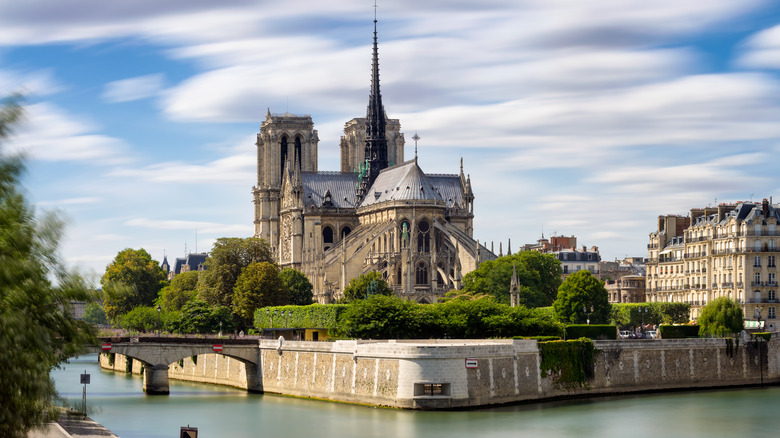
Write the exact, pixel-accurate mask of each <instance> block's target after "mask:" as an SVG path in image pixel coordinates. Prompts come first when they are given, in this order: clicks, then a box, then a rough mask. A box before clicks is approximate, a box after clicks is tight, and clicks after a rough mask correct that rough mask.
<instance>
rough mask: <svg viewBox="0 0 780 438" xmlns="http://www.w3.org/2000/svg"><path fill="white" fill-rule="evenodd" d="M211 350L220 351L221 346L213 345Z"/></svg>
mask: <svg viewBox="0 0 780 438" xmlns="http://www.w3.org/2000/svg"><path fill="white" fill-rule="evenodd" d="M211 348H213V349H214V351H222V345H213V346H212V347H211Z"/></svg>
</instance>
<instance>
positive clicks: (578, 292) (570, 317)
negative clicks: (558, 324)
mask: <svg viewBox="0 0 780 438" xmlns="http://www.w3.org/2000/svg"><path fill="white" fill-rule="evenodd" d="M553 307H554V308H555V313H556V314H557V315H558V318H559V319H560V320H561V321H563V322H568V323H572V324H582V323H584V322H585V320H586V319H587V318H590V321H591V322H592V323H594V324H605V323H606V322H607V321H609V317H610V312H611V306H610V304H609V295H608V294H607V290H606V289H605V288H604V282H603V281H600V280H599V279H598V278H596V277H594V276H593V275H591V273H590V272H588V271H584V270H583V271H578V272H576V273H574V274H571V275H569V276H568V277H567V278H566V281H564V282H563V284H562V285H561V287H559V288H558V298H557V299H556V300H555V302H554V303H553Z"/></svg>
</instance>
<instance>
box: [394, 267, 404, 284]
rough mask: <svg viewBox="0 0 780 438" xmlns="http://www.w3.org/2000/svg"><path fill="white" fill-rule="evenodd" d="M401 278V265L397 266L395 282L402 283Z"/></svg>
mask: <svg viewBox="0 0 780 438" xmlns="http://www.w3.org/2000/svg"><path fill="white" fill-rule="evenodd" d="M402 280H403V272H402V271H401V267H400V266H399V267H398V273H397V280H396V282H395V284H398V285H400V284H402V283H403V281H402Z"/></svg>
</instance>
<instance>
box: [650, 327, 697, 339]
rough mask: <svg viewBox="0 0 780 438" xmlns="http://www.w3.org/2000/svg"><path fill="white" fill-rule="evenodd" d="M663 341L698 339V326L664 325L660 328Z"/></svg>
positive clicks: (659, 331)
mask: <svg viewBox="0 0 780 438" xmlns="http://www.w3.org/2000/svg"><path fill="white" fill-rule="evenodd" d="M658 334H659V335H660V336H661V339H685V338H698V337H699V326H698V325H662V326H660V327H658Z"/></svg>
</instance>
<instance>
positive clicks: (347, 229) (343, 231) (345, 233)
mask: <svg viewBox="0 0 780 438" xmlns="http://www.w3.org/2000/svg"><path fill="white" fill-rule="evenodd" d="M351 232H352V228H350V227H344V228H342V229H341V238H342V239H343V238H345V237H347V236H349V233H351Z"/></svg>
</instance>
